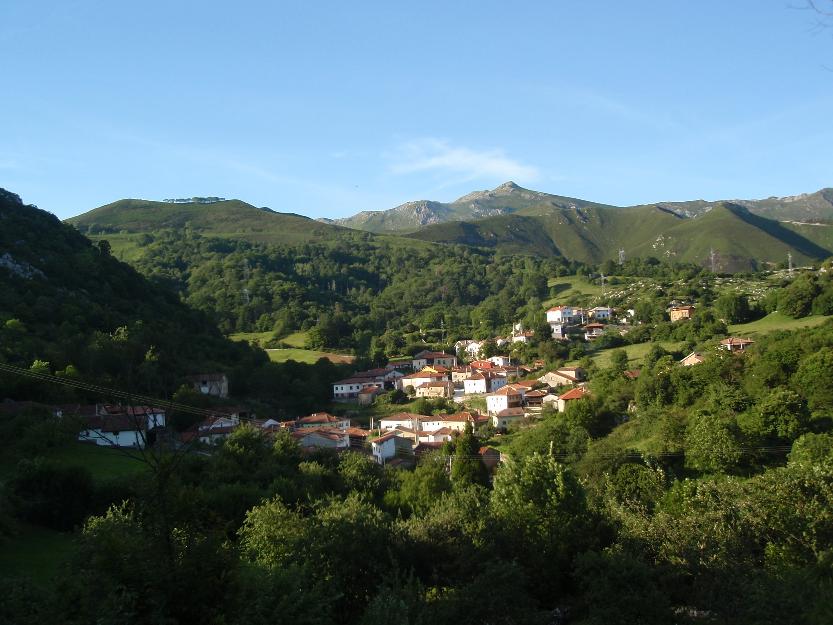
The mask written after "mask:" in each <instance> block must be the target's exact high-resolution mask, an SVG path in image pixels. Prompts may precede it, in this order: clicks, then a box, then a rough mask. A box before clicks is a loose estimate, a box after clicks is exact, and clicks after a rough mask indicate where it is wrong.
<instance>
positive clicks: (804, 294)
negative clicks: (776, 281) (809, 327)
mask: <svg viewBox="0 0 833 625" xmlns="http://www.w3.org/2000/svg"><path fill="white" fill-rule="evenodd" d="M818 292H819V288H818V284H817V283H816V281H815V278H814V277H813V276H811V275H810V274H802V275H800V276H798V277H797V278H796V279H795V280H793V281H792V283H791V284H790V285H789V286H788V287H787V288H785V289H782V290H781V292H780V294H779V296H778V310H780V311H781V312H783V313H784V314H786V315H789V316H790V317H795V318H798V317H806V316H807V315H809V314H810V310H811V308H812V306H813V300H814V299H815V297H816V295H818Z"/></svg>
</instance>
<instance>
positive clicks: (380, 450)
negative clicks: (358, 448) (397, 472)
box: [370, 432, 399, 464]
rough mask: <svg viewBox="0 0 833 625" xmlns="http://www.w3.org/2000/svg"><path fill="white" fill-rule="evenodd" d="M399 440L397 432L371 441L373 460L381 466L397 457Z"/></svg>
mask: <svg viewBox="0 0 833 625" xmlns="http://www.w3.org/2000/svg"><path fill="white" fill-rule="evenodd" d="M397 438H399V437H398V436H397V435H396V432H389V433H387V434H384V435H382V436H380V437H379V438H377V439H374V440H372V441H370V451H371V453H372V454H373V459H374V460H375V461H376V462H378V463H379V464H385V462H386V461H388V460H390V459H392V458H395V457H396V439H397Z"/></svg>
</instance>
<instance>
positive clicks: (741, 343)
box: [718, 336, 755, 352]
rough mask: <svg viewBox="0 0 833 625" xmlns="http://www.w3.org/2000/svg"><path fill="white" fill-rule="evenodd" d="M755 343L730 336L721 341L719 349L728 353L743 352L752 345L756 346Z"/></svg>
mask: <svg viewBox="0 0 833 625" xmlns="http://www.w3.org/2000/svg"><path fill="white" fill-rule="evenodd" d="M754 343H755V341H751V340H749V339H739V338H736V337H734V336H730V337H729V338H728V339H723V340H722V341H720V345H719V346H718V347H719V348H720V349H725V350H726V351H728V352H742V351H744V350H746V349H747V348H748V347H749V346H750V345H754Z"/></svg>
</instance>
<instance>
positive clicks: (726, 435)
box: [685, 412, 741, 472]
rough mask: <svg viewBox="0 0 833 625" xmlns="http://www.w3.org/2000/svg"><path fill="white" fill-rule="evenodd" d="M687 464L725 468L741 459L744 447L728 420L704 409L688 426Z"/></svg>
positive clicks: (702, 468) (692, 418)
mask: <svg viewBox="0 0 833 625" xmlns="http://www.w3.org/2000/svg"><path fill="white" fill-rule="evenodd" d="M685 441H686V452H685V459H686V464H687V465H688V466H690V467H693V468H695V469H700V470H701V471H720V472H725V471H726V470H727V469H731V468H732V467H734V466H736V465H737V464H738V462H739V461H740V459H741V448H740V444H739V443H738V441H737V439H736V438H735V435H734V433H733V432H732V430H731V428H730V427H729V424H728V423H727V420H726V419H724V418H721V417H719V416H717V415H714V414H711V413H708V412H700V413H696V414H694V415H692V417H691V421H690V422H689V424H688V427H687V428H686V439H685Z"/></svg>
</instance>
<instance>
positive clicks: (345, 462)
mask: <svg viewBox="0 0 833 625" xmlns="http://www.w3.org/2000/svg"><path fill="white" fill-rule="evenodd" d="M338 474H339V475H340V476H341V481H342V482H343V483H344V488H345V490H346V491H347V492H348V493H350V492H352V493H355V494H356V495H358V496H360V497H365V498H367V499H368V500H369V501H374V500H375V499H376V498H377V497H379V496H380V495H381V490H382V483H383V482H382V468H381V467H380V466H379V464H378V463H376V462H374V460H373V459H372V458H371V457H370V456H367V455H365V454H361V453H358V452H355V451H348V452H347V453H344V454H342V455H341V457H340V458H339V463H338Z"/></svg>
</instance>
